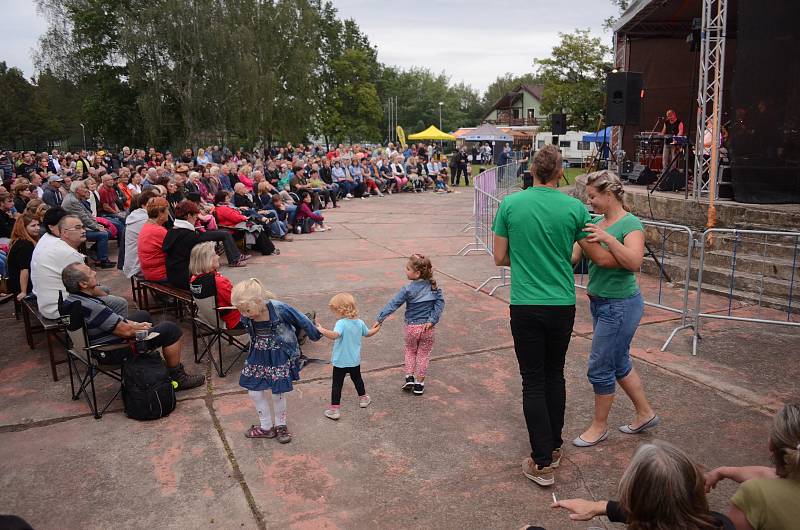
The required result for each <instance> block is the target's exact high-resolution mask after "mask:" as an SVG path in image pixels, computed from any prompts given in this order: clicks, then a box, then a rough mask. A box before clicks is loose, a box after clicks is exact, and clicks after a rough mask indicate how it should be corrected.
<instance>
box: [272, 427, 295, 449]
mask: <svg viewBox="0 0 800 530" xmlns="http://www.w3.org/2000/svg"><path fill="white" fill-rule="evenodd" d="M275 433H276V435H277V438H278V441H279V442H280V443H282V444H288V443H289V442H291V441H292V434H291V433H290V432H289V429H287V428H286V425H276V426H275Z"/></svg>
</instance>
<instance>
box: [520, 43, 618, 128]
mask: <svg viewBox="0 0 800 530" xmlns="http://www.w3.org/2000/svg"><path fill="white" fill-rule="evenodd" d="M559 35H560V37H561V42H560V43H559V44H558V45H557V46H555V47H554V48H553V51H552V54H551V56H550V57H549V58H546V59H535V60H534V65H535V66H536V67H537V72H536V75H537V77H539V78H540V79H541V80H542V83H543V84H544V93H543V94H542V113H543V114H550V113H554V112H561V111H562V110H563V111H564V112H566V114H567V119H568V122H569V123H570V125H571V126H573V127H575V128H578V129H581V130H594V128H595V127H596V126H597V120H598V117H599V116H600V115H601V113H602V111H603V107H604V97H605V90H604V88H603V87H604V82H605V76H606V73H607V72H608V71H609V70H610V69H611V63H610V62H609V57H610V53H611V50H610V49H609V48H608V46H604V45H603V44H602V43H601V42H600V39H599V38H596V37H592V36H591V35H590V34H589V30H575V31H574V32H573V33H560V34H559Z"/></svg>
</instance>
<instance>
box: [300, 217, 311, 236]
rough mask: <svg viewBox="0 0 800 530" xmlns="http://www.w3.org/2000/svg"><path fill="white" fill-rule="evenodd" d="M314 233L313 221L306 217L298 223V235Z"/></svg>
mask: <svg viewBox="0 0 800 530" xmlns="http://www.w3.org/2000/svg"><path fill="white" fill-rule="evenodd" d="M313 231H314V220H313V219H312V218H310V217H306V218H305V219H303V220H302V221H300V233H301V234H310V233H311V232H313Z"/></svg>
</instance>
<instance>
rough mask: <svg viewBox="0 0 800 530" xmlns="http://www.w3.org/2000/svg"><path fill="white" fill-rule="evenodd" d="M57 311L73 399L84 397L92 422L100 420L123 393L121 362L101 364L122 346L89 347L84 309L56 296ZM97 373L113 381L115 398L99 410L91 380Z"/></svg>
mask: <svg viewBox="0 0 800 530" xmlns="http://www.w3.org/2000/svg"><path fill="white" fill-rule="evenodd" d="M58 309H59V313H60V314H61V319H62V320H63V321H64V324H65V326H66V329H67V337H68V339H69V341H68V342H69V344H68V347H67V361H68V364H69V384H70V387H71V389H72V399H73V400H77V399H80V396H81V395H83V397H84V398H85V399H86V403H87V404H88V405H89V408H90V409H91V411H92V414H94V417H95V419H98V420H99V419H100V418H101V417H102V416H103V413H104V412H105V411H106V409H107V408H108V407H109V406H110V405H111V403H112V402H113V401H114V400H115V399H116V398H117V396H119V395H120V393H121V392H122V363H120V362H118V361H116V362H113V361H112V363H109V364H106V363H104V361H106V359H107V357H108V356H107V354H108V353H110V352H112V351H115V353H118V352H119V350H120V349H121V347H120V346H121V345H120V344H114V345H105V346H90V345H89V333H88V330H87V329H86V321H85V320H84V318H83V306H82V305H81V303H80V302H78V301H65V300H63V299H62V296H61V294H59V301H58ZM122 347H124V345H122ZM99 374H102V375H105V376H107V377H110V378H111V379H113V380H114V381H116V383H115V387H116V390H115V392H114V395H113V396H111V399H109V400H108V402H107V403H106V404H105V405H104V406H103V407H102V408H98V405H97V394H96V392H95V384H94V379H95V377H97V376H98V375H99ZM76 382H77V385H76Z"/></svg>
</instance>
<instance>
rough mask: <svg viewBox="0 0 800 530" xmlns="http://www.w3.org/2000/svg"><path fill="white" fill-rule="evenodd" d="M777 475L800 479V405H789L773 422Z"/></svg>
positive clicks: (770, 437) (772, 437)
mask: <svg viewBox="0 0 800 530" xmlns="http://www.w3.org/2000/svg"><path fill="white" fill-rule="evenodd" d="M769 441H770V443H771V448H772V460H773V462H774V463H775V474H776V475H778V476H779V477H781V478H789V479H798V478H800V403H787V404H786V406H784V407H783V408H782V409H781V410H780V412H778V413H777V414H776V415H775V419H774V420H773V421H772V432H771V433H770V436H769Z"/></svg>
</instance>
